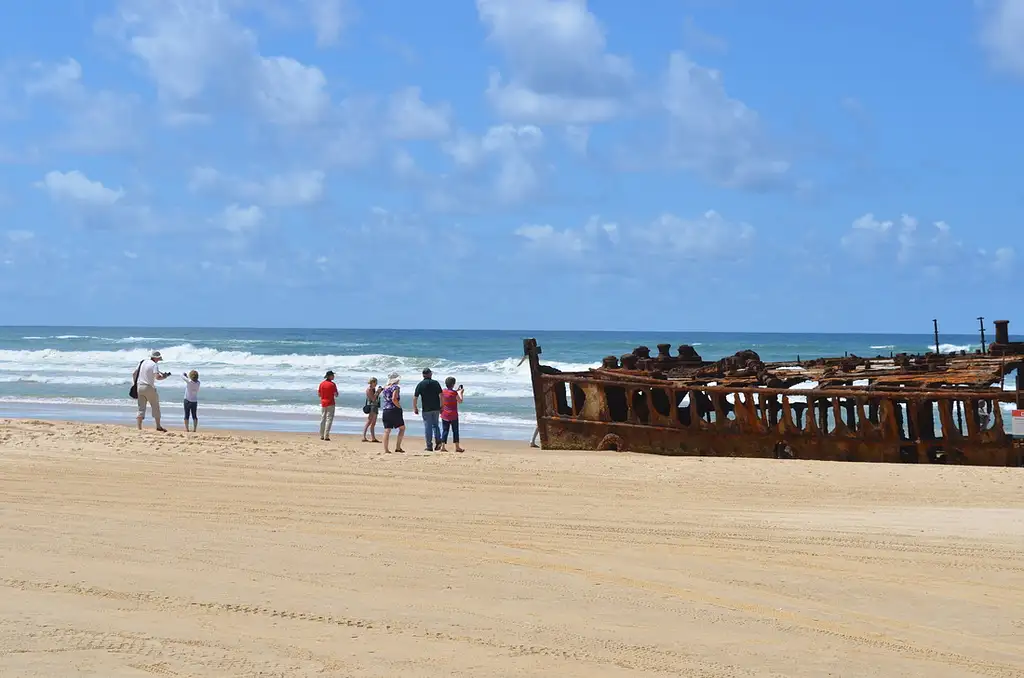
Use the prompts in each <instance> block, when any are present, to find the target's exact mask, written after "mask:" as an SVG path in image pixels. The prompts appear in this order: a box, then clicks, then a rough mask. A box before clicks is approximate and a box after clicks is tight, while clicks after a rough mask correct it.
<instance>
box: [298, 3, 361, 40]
mask: <svg viewBox="0 0 1024 678" xmlns="http://www.w3.org/2000/svg"><path fill="white" fill-rule="evenodd" d="M347 5H348V3H347V2H346V1H345V0H306V7H307V8H308V10H309V17H310V20H311V22H312V24H313V30H314V32H315V33H316V44H317V46H318V47H326V46H328V45H333V44H335V43H337V42H338V38H340V37H341V33H342V31H343V30H344V29H345V26H346V24H347V23H348V22H349V18H350V16H351V10H350V9H349V7H348V6H347Z"/></svg>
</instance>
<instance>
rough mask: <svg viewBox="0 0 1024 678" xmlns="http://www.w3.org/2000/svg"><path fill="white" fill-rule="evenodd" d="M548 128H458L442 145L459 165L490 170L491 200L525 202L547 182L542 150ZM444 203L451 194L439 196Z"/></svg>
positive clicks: (468, 169) (470, 169)
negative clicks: (474, 131) (480, 131)
mask: <svg viewBox="0 0 1024 678" xmlns="http://www.w3.org/2000/svg"><path fill="white" fill-rule="evenodd" d="M544 145H545V138H544V132H542V131H541V130H540V128H539V127H535V126H533V125H518V126H517V125H509V124H505V125H495V126H493V127H490V128H488V129H487V131H486V132H484V134H483V135H481V136H476V135H473V134H470V133H468V132H466V131H465V130H459V131H457V132H456V133H455V134H454V135H453V137H452V138H451V139H450V140H448V141H446V142H445V143H443V144H442V145H441V148H442V150H443V151H444V152H445V153H446V154H448V155H449V156H450V157H451V158H452V161H453V162H454V163H455V165H456V167H457V168H458V169H459V170H461V171H464V172H468V173H479V172H487V173H488V177H489V189H488V192H489V195H488V197H487V200H488V201H489V202H495V201H496V202H498V203H501V204H505V205H512V204H518V203H521V202H523V201H525V200H527V199H529V198H530V197H532V196H533V195H535V194H536V193H537V191H538V190H539V189H540V188H541V186H542V182H543V168H542V166H541V162H542V158H541V155H540V151H541V150H542V149H543V147H544ZM435 199H436V200H440V201H441V202H442V203H447V202H451V201H452V199H451V198H450V196H448V197H440V198H438V197H437V196H435Z"/></svg>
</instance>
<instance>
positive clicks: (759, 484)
mask: <svg viewBox="0 0 1024 678" xmlns="http://www.w3.org/2000/svg"><path fill="white" fill-rule="evenodd" d="M313 425H315V422H313V423H312V424H311V426H313ZM419 431H420V429H419V427H418V426H416V425H414V426H413V427H412V432H413V435H411V436H410V439H409V442H408V444H407V445H406V448H407V449H415V448H416V447H418V446H419V445H418V444H417V443H418V441H419V436H418V433H419ZM467 448H468V450H469V451H468V452H467V453H465V454H463V455H456V454H455V453H448V454H437V455H429V456H427V455H421V454H417V453H410V454H406V455H383V454H380V452H381V450H380V446H377V445H373V446H371V445H365V444H361V443H359V442H358V441H357V440H353V439H351V438H346V437H338V438H337V439H336V440H333V441H331V442H329V443H324V442H321V441H320V440H318V439H317V438H316V436H315V435H310V436H302V435H285V434H281V435H274V434H257V433H221V432H211V431H207V432H200V433H199V434H198V435H196V436H190V437H186V436H185V435H184V433H182V432H172V433H170V434H167V435H161V434H157V433H155V432H153V431H152V430H148V431H145V432H143V433H138V432H137V431H134V430H133V429H129V428H123V427H117V426H101V425H85V424H52V423H40V422H21V421H16V422H10V421H8V422H2V423H0V675H2V676H47V677H63V676H102V677H104V678H114V677H118V676H153V675H159V676H217V677H227V676H359V677H363V676H380V677H382V678H384V677H388V678H390V677H393V676H426V677H433V676H437V677H442V676H444V677H448V676H472V677H473V678H481V677H485V676H559V677H566V676H585V677H587V678H604V677H606V676H608V677H611V676H616V677H618V676H702V677H712V676H723V677H724V676H789V677H803V676H814V677H818V676H885V677H886V678H892V677H896V676H921V677H927V678H954V677H956V678H963V677H964V676H992V677H994V678H1010V677H1011V676H1013V677H1016V676H1024V492H1022V490H1024V470H1022V469H1005V468H1003V469H985V468H967V467H947V468H942V467H926V466H897V465H880V464H879V465H874V464H843V463H824V462H803V461H800V462H795V461H793V462H780V461H768V460H743V459H686V458H662V457H651V456H639V455H628V454H615V453H566V452H553V451H537V450H531V449H529V448H528V447H527V445H526V444H525V443H522V444H509V443H494V442H486V443H484V442H475V441H474V442H470V443H467Z"/></svg>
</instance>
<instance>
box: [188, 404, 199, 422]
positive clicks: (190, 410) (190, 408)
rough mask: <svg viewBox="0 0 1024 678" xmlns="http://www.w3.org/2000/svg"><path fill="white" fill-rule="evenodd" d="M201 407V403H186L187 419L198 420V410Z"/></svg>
mask: <svg viewBox="0 0 1024 678" xmlns="http://www.w3.org/2000/svg"><path fill="white" fill-rule="evenodd" d="M197 407H199V403H196V402H192V401H191V400H186V401H185V418H186V419H188V418H189V417H192V418H193V419H195V418H196V408H197Z"/></svg>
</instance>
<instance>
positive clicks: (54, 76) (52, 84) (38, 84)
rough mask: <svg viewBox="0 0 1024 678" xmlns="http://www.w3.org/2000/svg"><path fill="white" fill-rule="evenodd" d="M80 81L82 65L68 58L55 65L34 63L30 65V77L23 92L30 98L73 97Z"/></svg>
mask: <svg viewBox="0 0 1024 678" xmlns="http://www.w3.org/2000/svg"><path fill="white" fill-rule="evenodd" d="M81 80H82V65H81V64H80V63H78V61H77V60H75V59H71V58H69V59H67V60H65V61H63V62H60V63H57V64H42V63H36V64H33V65H32V77H30V78H29V81H28V82H27V83H25V92H26V93H27V94H29V95H30V96H36V95H53V96H57V97H69V96H74V95H75V94H77V93H78V91H79V87H80V86H81Z"/></svg>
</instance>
